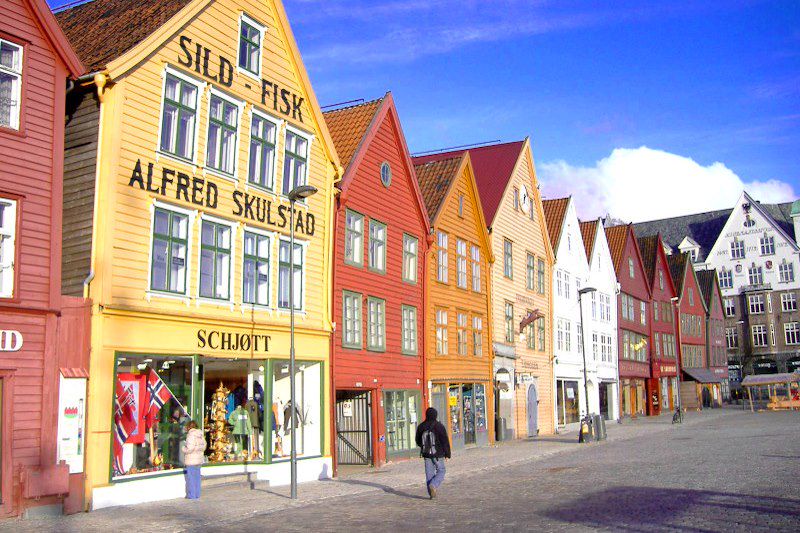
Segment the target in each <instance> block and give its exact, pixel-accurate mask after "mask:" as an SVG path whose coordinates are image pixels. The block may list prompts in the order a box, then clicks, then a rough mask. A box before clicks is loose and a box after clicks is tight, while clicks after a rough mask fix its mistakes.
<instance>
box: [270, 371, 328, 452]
mask: <svg viewBox="0 0 800 533" xmlns="http://www.w3.org/2000/svg"><path fill="white" fill-rule="evenodd" d="M270 379H271V391H272V407H271V413H272V417H271V425H272V442H271V446H270V450H271V453H272V459H273V460H282V459H289V457H290V455H291V452H292V450H291V430H292V427H294V428H295V438H296V442H297V456H298V457H301V456H304V457H314V456H318V455H321V453H322V392H321V391H322V363H319V362H302V361H297V362H296V363H295V403H296V405H294V406H293V405H292V403H291V400H290V397H291V394H290V392H291V391H290V382H291V379H290V374H289V361H283V360H281V361H273V362H272V372H271V376H270Z"/></svg>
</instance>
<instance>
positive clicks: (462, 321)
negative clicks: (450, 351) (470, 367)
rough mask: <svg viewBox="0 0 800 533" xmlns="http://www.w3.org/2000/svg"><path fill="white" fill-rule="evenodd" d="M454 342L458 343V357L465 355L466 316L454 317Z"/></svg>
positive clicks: (464, 314) (463, 314)
mask: <svg viewBox="0 0 800 533" xmlns="http://www.w3.org/2000/svg"><path fill="white" fill-rule="evenodd" d="M456 326H457V328H458V329H457V330H456V340H457V341H458V355H467V314H466V313H458V315H457V316H456Z"/></svg>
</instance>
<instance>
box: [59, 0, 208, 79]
mask: <svg viewBox="0 0 800 533" xmlns="http://www.w3.org/2000/svg"><path fill="white" fill-rule="evenodd" d="M192 1H193V0H93V1H91V2H87V3H85V4H79V5H77V6H75V7H72V8H69V9H65V10H63V11H59V12H58V13H57V14H56V18H57V19H58V22H59V24H61V27H62V28H63V30H64V33H65V34H66V36H67V38H69V41H70V43H72V46H73V48H74V49H75V51H76V52H77V53H78V56H79V57H80V58H81V61H83V62H84V64H85V65H86V67H87V68H88V69H89V71H90V72H96V71H99V70H103V69H104V68H105V67H106V65H107V64H108V63H109V62H110V61H111V60H113V59H116V58H118V57H119V56H121V55H122V54H124V53H125V52H127V51H128V50H130V49H131V48H133V47H134V46H136V45H137V44H139V43H140V42H142V41H143V40H144V39H145V38H146V37H147V36H149V35H150V34H151V33H153V31H155V30H156V29H157V28H158V27H160V26H161V25H163V24H164V23H165V22H167V21H168V20H169V19H170V18H172V17H173V16H174V15H176V14H177V13H178V12H179V11H180V10H181V9H183V8H184V7H185V6H186V5H188V4H190V3H191V2H192Z"/></svg>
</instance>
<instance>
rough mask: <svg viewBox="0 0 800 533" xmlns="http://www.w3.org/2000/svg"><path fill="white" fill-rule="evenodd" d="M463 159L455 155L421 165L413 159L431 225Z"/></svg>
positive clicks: (461, 156)
mask: <svg viewBox="0 0 800 533" xmlns="http://www.w3.org/2000/svg"><path fill="white" fill-rule="evenodd" d="M463 158H464V156H463V155H460V156H458V155H457V156H454V157H451V158H449V159H439V160H434V161H428V162H422V163H418V162H417V159H416V158H415V159H414V170H415V171H416V174H417V181H418V182H419V189H420V192H421V193H422V199H423V200H424V201H425V208H426V209H427V211H428V217H429V219H430V221H431V225H433V224H434V222H435V219H436V215H437V214H438V213H439V209H440V208H441V206H442V202H444V199H445V197H447V191H449V190H450V186H451V185H452V183H453V181H454V180H455V179H456V177H457V171H458V169H459V167H460V166H461V161H462V159H463Z"/></svg>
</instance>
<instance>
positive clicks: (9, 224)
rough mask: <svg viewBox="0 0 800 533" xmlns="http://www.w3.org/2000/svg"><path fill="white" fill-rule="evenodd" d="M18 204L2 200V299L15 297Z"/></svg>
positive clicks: (0, 260)
mask: <svg viewBox="0 0 800 533" xmlns="http://www.w3.org/2000/svg"><path fill="white" fill-rule="evenodd" d="M16 238H17V202H15V201H14V200H8V199H6V198H0V298H11V297H12V296H14V267H15V254H16Z"/></svg>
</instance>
